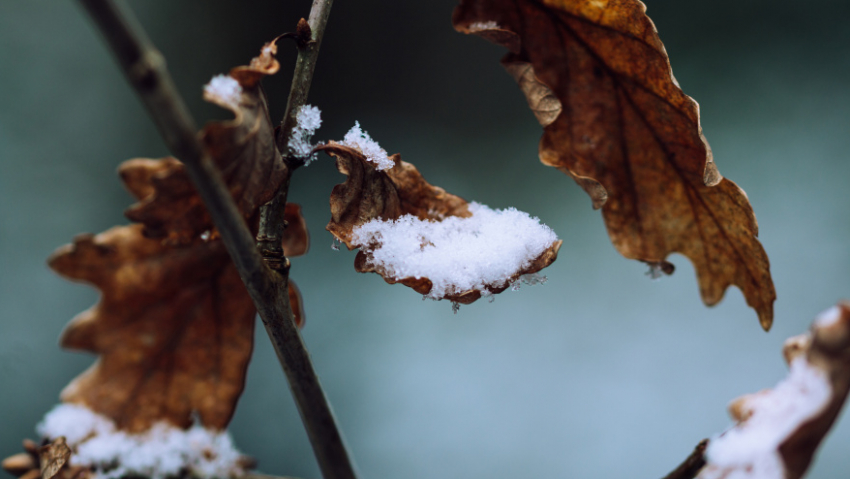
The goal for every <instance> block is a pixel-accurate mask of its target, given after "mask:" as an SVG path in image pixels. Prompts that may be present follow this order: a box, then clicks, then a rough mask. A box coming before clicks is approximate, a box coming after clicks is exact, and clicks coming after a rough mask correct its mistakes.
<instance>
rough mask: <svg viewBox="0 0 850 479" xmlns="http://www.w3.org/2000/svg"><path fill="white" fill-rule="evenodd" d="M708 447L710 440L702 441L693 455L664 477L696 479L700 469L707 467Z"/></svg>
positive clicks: (665, 478)
mask: <svg viewBox="0 0 850 479" xmlns="http://www.w3.org/2000/svg"><path fill="white" fill-rule="evenodd" d="M707 447H708V439H703V440H702V441H700V442H699V444H697V446H696V447H695V448H694V451H693V452H692V453H691V455H690V456H688V457H687V459H685V460H684V462H682V463H681V464H679V467H677V468H676V469H674V470H673V472H671V473H670V474H667V475H666V476H664V479H694V477H696V475H697V474H698V473H699V471H700V469H702V468H703V466H705V448H707Z"/></svg>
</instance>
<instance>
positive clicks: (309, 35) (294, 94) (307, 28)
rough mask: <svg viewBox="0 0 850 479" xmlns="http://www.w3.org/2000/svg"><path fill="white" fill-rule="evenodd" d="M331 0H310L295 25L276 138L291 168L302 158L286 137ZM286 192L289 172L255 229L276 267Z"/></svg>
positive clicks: (309, 78)
mask: <svg viewBox="0 0 850 479" xmlns="http://www.w3.org/2000/svg"><path fill="white" fill-rule="evenodd" d="M332 4H333V0H313V7H312V8H311V9H310V19H309V20H307V21H304V19H301V21H300V22H298V26H297V27H296V34H295V39H296V41H297V44H298V58H297V59H296V60H295V72H294V73H293V75H292V86H291V87H290V89H289V98H288V99H287V101H286V111H285V112H284V114H283V121H282V122H281V124H280V130H279V131H278V136H277V138H276V142H277V147H278V149H279V150H280V151H281V153H282V154H283V159H284V162H285V163H286V166H287V167H288V168H289V169H290V172H291V171H292V170H294V169H295V168H297V167H299V166H301V164H302V163H301V162H302V161H303V158H296V157H294V156H292V155H291V154H290V153H289V140H290V139H292V130H293V128H294V127H295V125H296V123H297V117H298V112H299V111H300V110H301V107H302V106H304V104H305V103H306V102H307V95H308V94H309V93H310V85H311V84H312V83H313V71H314V70H315V68H316V60H317V59H318V58H319V47H320V46H321V44H322V37H323V36H324V34H325V26H326V25H327V23H328V16H329V15H330V13H331V5H332ZM305 37H306V38H305ZM288 192H289V176H287V178H286V180H285V181H284V182H283V183H281V185H280V187H279V188H278V190H277V193H276V194H275V197H274V199H273V200H272V201H270V202H268V203H267V204H265V205H263V206H261V207H260V229H259V231H258V233H257V249H259V250H260V251H261V252H262V254H263V259H264V260H266V262H267V263H268V264H269V265H270V266H272V267H273V268H275V266H276V265H281V267H284V266H285V265H286V264H287V261H286V258H285V257H284V252H283V249H282V247H281V239H282V238H283V230H284V229H285V228H286V223H285V222H284V219H283V216H284V209H283V206H285V205H286V197H287V194H288Z"/></svg>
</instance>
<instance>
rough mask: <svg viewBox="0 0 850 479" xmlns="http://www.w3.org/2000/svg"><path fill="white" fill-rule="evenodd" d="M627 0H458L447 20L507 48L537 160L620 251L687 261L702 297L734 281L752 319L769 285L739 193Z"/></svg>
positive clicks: (769, 314)
mask: <svg viewBox="0 0 850 479" xmlns="http://www.w3.org/2000/svg"><path fill="white" fill-rule="evenodd" d="M645 10H646V7H645V6H644V4H643V3H641V2H640V1H637V0H598V1H597V0H463V1H461V4H460V5H459V6H458V7H457V9H456V10H455V13H454V19H453V21H454V25H455V28H456V29H457V30H458V31H460V32H464V33H474V34H478V35H480V36H482V37H484V38H486V39H488V40H490V41H494V42H496V43H498V44H500V45H503V46H505V47H507V48H508V49H509V50H510V53H508V54H507V55H506V56H505V58H504V59H503V61H502V63H503V65H504V66H505V68H506V69H507V70H508V72H509V73H510V74H511V75H512V76H513V77H514V78H515V79H516V80H517V82H518V83H519V85H520V88H521V89H522V91H523V92H524V93H525V95H526V98H527V99H528V103H529V107H530V108H531V109H532V111H533V112H534V114H535V116H536V117H537V119H538V121H539V122H540V123H541V125H543V127H544V134H543V138H542V140H541V142H540V148H539V154H540V159H541V161H542V162H543V163H544V164H546V165H549V166H553V167H555V168H558V169H559V170H561V171H563V172H564V173H566V174H567V175H569V176H570V177H572V178H573V179H574V180H575V181H576V182H577V183H578V184H579V185H580V186H581V187H582V188H584V189H585V191H587V193H588V194H589V195H590V197H591V199H592V201H593V204H594V206H595V207H598V208H599V207H601V208H602V214H603V217H604V219H605V224H606V226H607V228H608V233H609V235H610V237H611V241H612V242H613V244H614V246H615V247H616V248H617V250H618V251H619V252H620V253H621V254H623V255H624V256H626V257H627V258H632V259H637V260H641V261H645V262H647V263H650V264H652V265H665V264H666V263H665V259H666V258H667V256H668V255H669V254H670V253H674V252H677V253H681V254H684V255H685V256H687V257H688V258H689V259H690V260H691V261H692V262H693V263H694V266H695V269H696V272H697V276H698V281H699V287H700V292H701V295H702V298H703V301H704V302H705V303H706V304H708V305H714V304H716V303H717V302H719V301H720V300H721V299H722V297H723V295H724V293H725V290H726V288H727V287H728V286H729V285H736V286H738V287H739V288H740V289H741V290H742V291H743V293H744V297H745V298H746V300H747V303H748V304H749V305H750V306H752V307H753V308H755V310H756V312H757V313H758V316H759V321H760V323H761V325H762V326H763V327H764V328H765V329H767V328H769V327H770V325H771V323H772V321H773V302H774V300H775V297H776V294H775V291H774V287H773V282H772V279H771V277H770V271H769V262H768V258H767V255H766V254H765V252H764V249H763V248H762V246H761V244H760V243H759V242H758V240H757V239H756V236H757V234H758V227H757V224H756V220H755V215H754V214H753V211H752V208H751V206H750V204H749V201H748V199H747V197H746V195H745V194H744V192H743V190H741V189H740V188H739V187H738V186H737V185H735V184H734V183H732V182H731V181H729V180H727V179H724V178H723V177H722V176H720V174H719V173H718V171H717V168H716V167H715V166H714V163H713V160H712V154H711V149H710V148H709V146H708V143H707V142H706V140H705V138H704V137H703V134H702V129H701V127H700V122H699V108H698V106H697V104H696V102H695V101H693V100H692V99H691V98H690V97H688V96H687V95H685V94H684V93H683V92H682V90H681V89H680V88H679V85H678V83H677V82H676V80H675V79H674V78H673V75H672V72H671V69H670V63H669V60H668V58H667V54H666V52H665V50H664V46H663V45H662V43H661V40H660V39H659V37H658V34H657V32H656V30H655V26H654V25H653V24H652V21H651V20H650V19H649V18H648V17H647V16H646V14H645Z"/></svg>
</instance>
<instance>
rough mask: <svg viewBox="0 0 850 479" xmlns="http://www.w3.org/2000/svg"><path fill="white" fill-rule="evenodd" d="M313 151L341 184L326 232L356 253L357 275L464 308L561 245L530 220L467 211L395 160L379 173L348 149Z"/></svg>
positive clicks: (542, 263)
mask: <svg viewBox="0 0 850 479" xmlns="http://www.w3.org/2000/svg"><path fill="white" fill-rule="evenodd" d="M318 150H319V151H325V152H326V153H328V154H330V155H332V156H334V157H335V158H336V160H337V168H338V169H339V171H340V172H341V173H343V174H345V175H347V176H348V178H347V179H346V181H345V183H342V184H339V185H337V186H335V187H334V189H333V192H332V193H331V221H330V222H329V223H328V226H327V229H328V231H330V232H331V233H332V234H333V235H334V236H335V237H336V238H337V239H339V240H340V241H342V242H343V243H345V244H346V246H348V248H349V249H354V248H358V247H359V248H360V251H359V252H358V253H357V257H356V258H355V262H354V266H355V269H356V270H357V271H359V272H377V273H379V274H380V275H381V276H382V277H383V278H384V280H386V281H387V282H388V283H391V284H392V283H401V284H404V285H407V286H409V287H411V288H413V289H414V290H416V291H417V292H419V293H421V294H424V295H427V296H429V297H431V298H433V299H448V300H450V301H453V302H456V303H462V304H469V303H471V302H473V301H475V300H477V299H478V298H480V297H481V296H482V295H490V294H494V293H500V292H502V291H504V290H505V289H507V288H508V287H510V286H511V284H512V283H514V282H516V281H517V280H519V278H520V277H521V276H523V275H527V274H532V273H536V272H538V271H540V270H541V269H543V268H545V267H546V266H548V265H549V264H551V263H552V262H553V261H555V259H556V258H557V253H558V249H559V248H560V246H561V241H560V240H558V239H557V237H556V236H555V234H554V233H553V232H552V230H551V229H549V228H548V227H546V226H545V225H541V224H540V223H539V221H538V220H537V219H535V218H531V217H529V216H528V215H527V214H525V213H521V212H519V211H517V210H515V209H508V210H503V211H494V210H491V209H489V208H487V207H486V206H483V205H479V204H476V203H472V204H469V203H467V202H466V201H464V200H463V199H462V198H460V197H458V196H455V195H452V194H449V193H446V191H445V190H443V189H442V188H439V187H436V186H432V185H430V184H428V183H427V182H426V181H425V179H424V178H422V175H421V174H419V171H417V170H416V168H415V167H414V166H413V165H411V164H409V163H406V162H404V161H401V159H400V157H399V155H393V156H391V157H389V159H390V160H391V161H392V162H393V165H394V166H393V167H392V168H387V169H383V170H382V169H380V168H379V167H378V166H377V165H375V164H374V163H373V162H371V161H369V160H367V158H366V156H365V155H364V154H363V153H362V152H361V151H359V150H356V149H354V148H350V147H346V146H343V145H340V144H338V143H333V142H331V143H330V144H328V145H324V146H320V147H318Z"/></svg>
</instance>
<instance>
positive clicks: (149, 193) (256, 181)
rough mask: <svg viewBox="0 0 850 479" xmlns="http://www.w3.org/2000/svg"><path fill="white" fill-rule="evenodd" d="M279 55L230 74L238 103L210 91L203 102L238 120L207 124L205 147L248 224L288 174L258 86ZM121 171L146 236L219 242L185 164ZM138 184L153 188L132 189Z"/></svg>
mask: <svg viewBox="0 0 850 479" xmlns="http://www.w3.org/2000/svg"><path fill="white" fill-rule="evenodd" d="M276 52H277V46H276V45H275V43H274V41H273V42H270V43H267V44H266V45H265V46H264V47H263V49H262V51H261V54H260V56H258V57H256V58H254V59H253V60H251V64H250V65H248V66H242V67H236V68H234V69H232V70H231V71H230V78H232V79H235V80H236V81H238V83H239V85H240V86H241V88H242V91H241V94H240V95H239V96H238V98H237V99H234V98H231V97H228V96H225V95H223V94H221V93H220V92H217V91H215V90H212V89H206V90H205V91H204V99H205V100H207V101H209V102H211V103H215V104H216V105H219V106H221V107H222V108H225V109H228V110H230V111H231V112H233V115H234V118H233V119H232V120H230V121H220V122H211V123H209V124H207V125H206V126H205V127H204V129H203V130H202V131H201V141H202V142H203V144H204V146H205V147H206V149H207V151H208V152H209V154H210V155H211V157H212V159H213V160H214V162H215V164H216V165H217V166H218V168H219V171H221V174H222V176H223V178H224V180H225V182H226V183H227V186H228V188H229V189H230V192H231V194H232V195H233V199H234V200H235V201H236V205H237V207H238V208H239V211H241V212H242V214H243V216H244V217H245V218H246V219H250V218H251V217H253V216H254V214H255V213H256V210H257V208H258V207H259V206H260V205H262V204H264V203H266V202H268V201H269V200H270V199H271V198H272V196H273V195H274V192H275V191H276V190H277V188H278V186H279V185H280V183H281V181H283V178H284V176H285V173H286V166H285V165H284V163H283V159H282V157H281V154H280V152H279V151H278V150H277V147H276V145H275V139H274V138H275V135H274V126H273V125H272V122H271V119H270V118H269V112H268V104H267V101H266V97H265V94H264V93H263V90H262V88H261V87H260V84H259V82H260V80H261V79H262V78H263V77H265V76H267V75H272V74H274V73H276V72H277V71H278V69H279V68H280V65H279V64H278V62H277V60H275V59H274V54H275V53H276ZM119 171H120V173H121V176H122V178H124V181H125V182H126V183H127V186H128V188H129V189H130V190H131V192H132V193H133V194H134V195H135V196H136V197H137V198H138V199H139V200H141V201H140V202H139V203H136V204H135V205H133V206H131V207H130V208H129V209H128V210H127V211H126V215H127V217H128V218H129V219H130V220H132V221H135V222H139V223H143V224H144V225H145V235H147V236H148V237H151V238H164V239H166V240H167V241H168V242H170V243H173V244H188V243H191V242H193V241H195V240H196V239H197V238H198V237H199V236H200V235H201V234H203V233H205V232H207V231H209V232H211V235H212V237H213V238H215V237H216V232H215V228H214V227H213V224H212V221H211V219H210V217H209V214H208V213H207V211H206V208H205V207H204V205H203V203H202V202H201V200H200V198H199V197H198V195H197V193H196V192H195V188H194V186H193V185H192V183H191V181H190V180H189V177H188V175H187V173H186V170H185V167H184V166H183V164H182V163H180V162H179V161H177V160H176V159H174V158H164V159H162V160H149V159H137V160H130V161H128V162H125V163H124V164H123V165H122V166H121V167H120V169H119ZM148 180H150V181H148ZM138 181H140V182H142V183H143V184H144V183H149V184H151V187H150V188H147V189H145V190H140V189H138V188H134V187H133V185H134V184H136V183H137V182H138Z"/></svg>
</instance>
